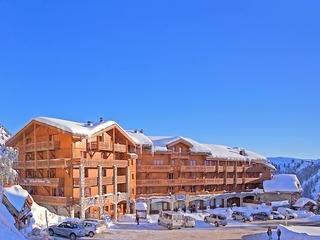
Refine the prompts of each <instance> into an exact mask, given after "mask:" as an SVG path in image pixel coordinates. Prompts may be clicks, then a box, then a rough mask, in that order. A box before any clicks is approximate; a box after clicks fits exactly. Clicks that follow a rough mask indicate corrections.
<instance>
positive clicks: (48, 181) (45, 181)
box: [19, 178, 64, 187]
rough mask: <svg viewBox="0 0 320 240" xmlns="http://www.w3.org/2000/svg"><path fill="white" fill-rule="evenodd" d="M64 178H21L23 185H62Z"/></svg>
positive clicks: (20, 182) (20, 181)
mask: <svg viewBox="0 0 320 240" xmlns="http://www.w3.org/2000/svg"><path fill="white" fill-rule="evenodd" d="M63 183H64V181H63V179H60V178H20V179H19V184H20V185H21V186H43V187H62V186H63Z"/></svg>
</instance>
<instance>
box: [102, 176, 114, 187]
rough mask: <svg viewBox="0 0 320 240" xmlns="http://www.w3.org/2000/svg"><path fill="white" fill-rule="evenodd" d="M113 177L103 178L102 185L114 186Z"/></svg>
mask: <svg viewBox="0 0 320 240" xmlns="http://www.w3.org/2000/svg"><path fill="white" fill-rule="evenodd" d="M113 183H114V182H113V177H102V185H112V184H113Z"/></svg>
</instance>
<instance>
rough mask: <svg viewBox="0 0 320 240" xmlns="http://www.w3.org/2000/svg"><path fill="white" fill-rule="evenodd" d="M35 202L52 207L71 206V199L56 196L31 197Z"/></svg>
mask: <svg viewBox="0 0 320 240" xmlns="http://www.w3.org/2000/svg"><path fill="white" fill-rule="evenodd" d="M32 197H33V199H34V201H35V202H37V203H40V204H48V205H53V206H70V205H72V204H73V203H74V202H73V199H72V198H70V197H58V196H40V195H32Z"/></svg>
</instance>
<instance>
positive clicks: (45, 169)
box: [7, 119, 135, 218]
mask: <svg viewBox="0 0 320 240" xmlns="http://www.w3.org/2000/svg"><path fill="white" fill-rule="evenodd" d="M99 124H104V125H106V127H105V128H103V129H101V130H100V131H98V132H94V133H93V134H92V135H90V136H82V135H81V133H80V134H78V133H74V132H69V131H66V130H64V128H63V125H62V126H60V125H58V126H55V125H54V124H51V122H50V121H48V123H47V122H46V121H43V120H42V119H39V121H38V120H37V119H34V120H32V121H31V122H30V123H29V124H28V125H26V126H25V127H24V128H23V129H21V130H20V131H19V132H18V133H17V134H16V135H15V136H13V137H12V138H11V139H10V140H9V141H8V142H7V145H8V146H11V147H15V148H18V149H19V161H17V162H14V163H13V168H14V169H15V170H17V171H18V173H19V180H18V181H19V184H20V185H21V186H22V187H23V188H25V189H26V190H27V191H28V192H29V193H30V194H31V195H32V196H33V198H34V199H35V201H36V202H37V203H39V204H41V205H44V206H46V207H48V208H49V209H50V210H51V211H54V212H56V213H59V214H64V215H69V216H71V217H72V216H77V217H82V218H84V217H96V218H98V217H101V216H102V215H103V214H108V215H111V216H112V217H114V218H117V216H118V215H119V214H121V213H126V212H127V211H129V209H130V206H129V203H130V200H131V199H135V189H134V187H135V171H134V170H133V169H135V160H134V155H132V154H128V153H129V149H133V148H134V143H132V141H131V140H130V139H129V138H128V136H127V135H126V133H125V132H124V131H123V130H122V129H121V128H120V127H119V126H118V125H117V124H116V123H113V124H112V123H111V124H107V123H104V122H103V121H101V122H100V123H99ZM99 124H98V125H99ZM87 127H91V126H87ZM129 174H130V175H129Z"/></svg>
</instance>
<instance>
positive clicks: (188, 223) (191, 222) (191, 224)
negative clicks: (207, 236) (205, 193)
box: [183, 216, 196, 227]
mask: <svg viewBox="0 0 320 240" xmlns="http://www.w3.org/2000/svg"><path fill="white" fill-rule="evenodd" d="M183 221H184V223H183V227H195V226H196V222H195V220H194V219H193V218H192V217H190V216H184V218H183Z"/></svg>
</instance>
